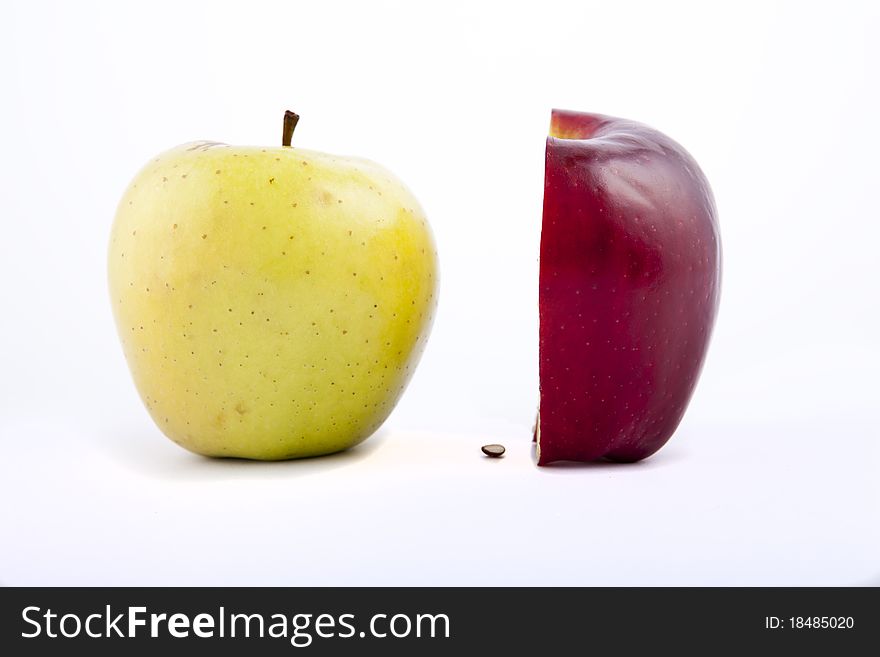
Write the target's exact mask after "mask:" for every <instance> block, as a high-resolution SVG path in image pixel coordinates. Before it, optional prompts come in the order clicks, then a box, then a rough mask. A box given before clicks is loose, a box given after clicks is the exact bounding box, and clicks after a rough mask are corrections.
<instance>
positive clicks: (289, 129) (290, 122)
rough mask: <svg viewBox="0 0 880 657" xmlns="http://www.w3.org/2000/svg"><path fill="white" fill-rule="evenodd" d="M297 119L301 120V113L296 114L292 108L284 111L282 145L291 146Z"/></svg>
mask: <svg viewBox="0 0 880 657" xmlns="http://www.w3.org/2000/svg"><path fill="white" fill-rule="evenodd" d="M297 121H299V114H295V113H293V112H291V111H290V110H287V111H286V112H284V132H283V133H282V135H281V145H282V146H290V140H291V139H293V131H294V129H295V128H296V122H297Z"/></svg>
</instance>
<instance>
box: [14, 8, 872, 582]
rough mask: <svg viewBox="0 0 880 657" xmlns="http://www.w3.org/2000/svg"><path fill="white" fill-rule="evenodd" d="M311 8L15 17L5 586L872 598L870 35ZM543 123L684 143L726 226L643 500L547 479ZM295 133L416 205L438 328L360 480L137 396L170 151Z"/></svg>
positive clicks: (834, 29)
mask: <svg viewBox="0 0 880 657" xmlns="http://www.w3.org/2000/svg"><path fill="white" fill-rule="evenodd" d="M292 4H293V3H277V4H266V3H260V2H251V3H248V4H246V5H241V7H238V8H236V6H235V5H225V4H217V3H211V4H205V5H198V4H195V3H176V2H175V3H168V4H164V3H156V2H150V3H143V4H131V5H128V6H123V5H122V4H121V3H119V6H116V4H115V3H107V4H101V5H98V4H92V5H88V4H85V3H78V5H77V6H73V5H70V6H68V5H66V4H62V3H58V4H50V3H35V2H27V3H26V2H18V3H11V5H10V3H7V5H5V7H6V10H5V12H4V20H3V28H2V29H3V35H2V39H0V74H2V79H3V80H4V90H3V97H4V98H3V102H2V103H0V126H2V131H3V135H2V137H3V150H2V155H0V176H2V180H3V184H2V185H0V207H2V208H3V219H2V226H3V237H2V240H0V295H2V296H0V308H2V317H3V323H2V325H0V326H2V329H0V330H2V340H0V357H2V363H0V364H2V371H3V376H2V379H0V440H2V447H3V455H4V456H3V459H2V460H0V531H2V535H0V583H4V584H69V583H82V584H160V583H168V584H196V583H199V584H218V585H219V584H389V585H390V584H488V583H498V584H517V583H528V584H659V583H669V584H844V585H847V584H860V583H862V584H864V583H873V584H880V556H878V555H880V522H878V515H880V448H878V438H880V431H878V420H877V417H876V413H877V406H878V399H880V395H878V392H880V390H878V388H880V386H878V381H877V371H878V369H880V349H878V346H877V342H876V341H877V336H878V335H880V309H878V300H877V299H878V293H877V288H878V285H877V283H878V275H877V262H878V258H877V253H876V249H877V243H878V240H880V228H878V212H877V205H876V196H877V193H876V184H877V183H876V178H877V171H878V165H877V162H876V154H877V152H878V149H880V134H878V133H880V130H878V122H877V116H880V102H878V101H880V98H878V93H880V92H878V88H877V85H876V70H877V66H878V64H880V45H878V42H877V40H876V39H875V38H874V35H875V34H876V33H877V30H878V28H880V9H878V8H877V5H876V3H868V2H865V3H856V2H851V3H847V2H844V3H824V4H810V3H767V2H762V3H755V4H753V5H748V4H743V3H737V4H736V5H735V6H731V7H730V8H727V9H723V8H718V7H714V6H713V5H712V4H711V3H710V4H706V3H694V4H672V5H671V6H669V5H668V3H664V5H663V6H661V5H656V3H644V4H643V3H600V4H589V3H582V2H575V3H569V4H562V3H554V2H544V3H540V6H539V7H536V8H532V9H529V10H512V9H510V7H509V5H499V6H493V5H490V4H479V5H477V3H472V2H466V3H461V4H450V3H443V4H442V5H438V6H437V7H436V8H435V9H433V10H428V9H425V8H420V7H419V6H418V5H417V4H413V5H412V6H410V5H409V4H407V3H399V4H375V3H351V4H347V3H329V2H321V3H314V4H309V5H306V4H300V3H296V4H297V5H298V6H296V7H292V6H291V5H292ZM475 5H476V6H475ZM245 7H246V8H245ZM552 106H559V107H567V108H571V109H583V110H592V111H600V112H605V113H609V114H616V115H620V116H626V117H629V118H634V119H639V120H642V121H645V122H647V123H650V124H652V125H654V126H655V127H657V128H659V129H661V130H663V131H664V132H667V133H668V134H670V135H671V136H672V137H674V138H676V139H678V140H679V141H680V142H682V143H683V144H684V145H685V146H686V147H687V148H688V149H689V150H690V151H691V153H692V154H693V155H694V156H695V157H696V159H697V160H698V161H699V162H700V163H701V165H702V167H703V169H704V170H705V172H706V174H707V176H708V177H709V179H710V181H711V182H712V184H713V187H714V190H715V194H716V198H717V202H718V207H719V211H720V216H721V223H722V238H723V242H724V250H725V273H724V286H723V294H722V306H721V314H720V317H719V323H718V325H717V329H716V333H715V337H714V341H713V344H712V348H711V350H710V354H709V360H708V362H707V366H706V369H705V371H704V374H703V378H702V380H701V382H700V386H699V388H698V391H697V394H696V396H695V398H694V400H693V402H692V404H691V408H690V410H689V412H688V414H687V416H686V417H685V420H684V422H683V424H682V427H681V429H680V431H679V433H678V435H676V436H675V437H674V438H673V440H672V442H671V443H670V444H669V445H668V446H667V447H666V448H664V449H663V450H662V451H661V452H660V453H659V454H657V455H656V456H655V457H653V458H651V459H649V460H648V461H646V462H644V463H641V464H638V465H635V466H610V465H592V466H591V465H587V466H571V467H561V468H552V469H538V468H536V467H535V466H534V465H533V461H532V456H531V447H530V443H529V428H530V425H531V422H532V420H533V414H534V408H535V404H536V401H537V319H536V299H537V246H538V235H539V228H540V212H541V194H542V183H543V138H544V134H545V131H546V126H547V122H548V119H549V110H550V108H551V107H552ZM285 108H290V109H294V110H296V111H297V112H299V113H300V114H301V115H302V116H303V119H302V121H301V123H300V126H299V127H298V128H297V133H296V137H295V140H296V142H297V143H298V144H300V145H301V146H303V147H307V148H315V149H318V150H326V151H329V152H337V153H341V154H355V155H363V156H366V157H370V158H372V159H375V160H376V161H378V162H381V163H382V164H384V165H386V166H388V167H389V168H390V169H392V170H393V171H395V172H396V173H397V174H398V175H400V176H401V177H402V178H403V179H404V180H405V181H406V182H407V183H408V184H409V185H410V187H411V188H412V189H413V191H414V192H415V193H416V195H417V196H418V197H419V198H420V200H421V201H422V204H423V206H424V207H425V209H426V211H427V212H428V215H429V217H430V219H431V221H432V224H433V226H434V230H435V233H436V236H437V241H438V246H439V250H440V256H441V267H442V289H441V298H440V309H439V314H438V319H437V322H436V325H435V328H434V333H433V335H432V338H431V340H430V342H429V346H428V350H427V352H426V354H425V358H424V359H423V362H422V364H421V366H420V368H419V370H418V372H417V373H416V376H415V378H414V380H413V382H412V384H411V385H410V388H409V390H408V391H407V393H406V395H405V396H404V399H403V400H402V402H401V403H400V405H399V406H398V409H397V410H396V411H395V413H394V414H393V415H392V417H391V419H390V420H389V422H388V423H387V425H386V427H385V428H384V429H383V430H382V431H381V433H380V434H379V435H377V436H375V437H374V438H372V439H371V440H370V441H368V442H367V443H365V444H364V445H362V446H361V447H359V448H357V449H355V450H353V451H351V452H350V453H346V454H342V455H338V456H334V457H328V458H324V459H318V460H310V461H302V462H290V463H279V464H252V463H243V462H221V461H210V460H205V459H201V458H198V457H195V456H192V455H190V454H188V453H186V452H184V451H182V450H180V449H179V448H177V447H176V446H175V445H173V444H172V443H171V442H170V441H167V440H166V439H165V438H163V437H162V436H161V434H160V433H159V431H158V430H157V429H156V428H155V427H154V426H153V425H152V423H151V422H150V420H149V418H148V417H147V415H146V412H145V411H144V409H143V407H142V406H141V404H140V401H139V400H138V398H137V395H136V393H135V391H134V388H133V386H132V384H131V382H130V378H129V376H128V373H127V371H126V367H125V363H124V361H123V359H122V355H121V349H120V348H119V345H118V342H117V339H116V335H115V330H114V327H113V325H112V319H111V316H110V310H109V302H108V300H107V295H106V283H105V261H104V259H105V250H106V242H107V235H108V231H109V225H110V222H111V220H112V216H113V212H114V209H115V204H116V202H117V199H118V197H119V195H120V194H121V192H122V189H123V188H124V186H125V184H126V183H127V182H128V180H129V179H130V177H131V176H132V175H134V173H135V171H136V170H137V169H138V168H139V167H140V166H141V165H142V164H143V163H144V162H145V161H146V160H147V159H148V158H149V157H150V156H151V155H153V154H154V153H156V152H158V151H161V150H163V149H165V148H168V147H170V146H173V145H175V144H176V143H179V142H183V141H188V140H193V139H199V138H211V139H218V140H223V141H229V142H234V143H276V142H277V141H278V140H279V139H280V129H281V113H282V111H283V110H284V109H285ZM486 442H502V443H504V444H506V445H507V447H508V455H507V456H506V457H505V458H504V459H503V460H499V461H489V460H487V459H484V458H483V457H482V455H481V454H480V452H479V446H480V445H481V444H483V443H486Z"/></svg>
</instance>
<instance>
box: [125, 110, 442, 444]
mask: <svg viewBox="0 0 880 657" xmlns="http://www.w3.org/2000/svg"><path fill="white" fill-rule="evenodd" d="M294 117H295V115H293V114H291V113H288V114H287V115H286V120H285V135H284V143H285V144H287V145H284V146H280V147H274V148H270V147H267V148H260V147H246V146H228V145H226V144H219V143H215V142H195V143H191V144H184V145H183V146H179V147H178V148H174V149H172V150H170V151H167V152H165V153H163V154H161V155H159V156H158V157H156V158H155V159H153V160H152V161H151V162H149V163H148V164H147V165H146V166H145V167H144V168H143V169H142V170H141V172H140V173H138V174H137V176H136V177H135V178H134V180H133V181H132V182H131V184H130V185H129V187H128V189H127V190H126V192H125V194H124V196H123V197H122V200H121V201H120V204H119V209H118V211H117V214H116V219H115V222H114V224H113V229H112V234H111V238H110V248H109V280H110V294H111V302H112V305H113V311H114V316H115V318H116V324H117V328H118V331H119V335H120V338H121V340H122V346H123V350H124V353H125V357H126V360H127V361H128V365H129V368H130V369H131V373H132V376H133V378H134V382H135V385H136V387H137V389H138V392H139V393H140V396H141V398H142V399H143V401H144V404H145V405H146V407H147V409H148V411H149V413H150V415H151V416H152V418H153V420H154V421H155V422H156V424H157V425H158V426H159V428H160V429H161V430H162V431H163V432H164V433H165V434H166V435H167V436H168V437H169V438H171V440H173V441H174V442H176V443H178V444H179V445H181V446H183V447H185V448H187V449H189V450H191V451H193V452H197V453H199V454H205V455H209V456H228V457H243V458H251V459H286V458H297V457H305V456H316V455H319V454H328V453H331V452H336V451H339V450H343V449H346V448H348V447H351V446H353V445H355V444H357V443H358V442H360V441H362V440H364V439H365V438H367V437H368V436H369V435H370V434H372V433H373V432H374V431H375V430H376V429H377V428H378V427H379V425H381V424H382V423H383V422H384V421H385V419H386V418H387V417H388V415H389V413H390V412H391V411H392V409H393V408H394V405H395V404H396V402H397V400H398V399H399V397H400V395H401V394H402V392H403V390H404V388H405V386H406V384H407V382H408V381H409V378H410V376H411V375H412V373H413V370H414V368H415V367H416V365H417V363H418V360H419V357H420V356H421V352H422V349H423V348H424V346H425V342H426V340H427V337H428V333H429V331H430V327H431V322H432V318H433V313H434V310H435V306H436V299H437V256H436V250H435V246H434V241H433V238H432V236H431V231H430V228H429V226H428V223H427V221H426V219H425V216H424V213H423V211H422V209H421V207H420V206H419V204H418V202H417V201H416V199H415V198H414V197H413V195H412V194H411V193H410V192H409V191H408V190H407V188H406V187H405V186H404V185H403V184H402V183H401V182H400V181H399V180H398V179H397V178H395V177H394V176H393V175H392V174H391V173H390V172H388V171H387V170H385V169H384V168H382V167H380V166H379V165H377V164H374V163H373V162H370V161H368V160H363V159H356V158H347V157H337V156H334V155H327V154H324V153H319V152H314V151H308V150H303V149H300V148H294V147H290V146H289V144H290V133H291V132H292V127H293V125H295V118H294Z"/></svg>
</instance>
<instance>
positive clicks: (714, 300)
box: [535, 110, 721, 465]
mask: <svg viewBox="0 0 880 657" xmlns="http://www.w3.org/2000/svg"><path fill="white" fill-rule="evenodd" d="M720 277H721V242H720V236H719V232H718V221H717V218H716V211H715V202H714V200H713V197H712V191H711V190H710V188H709V183H708V182H707V181H706V178H705V177H704V176H703V173H702V171H700V168H699V167H698V166H697V163H696V162H695V161H694V159H693V158H692V157H691V156H690V155H689V154H688V153H687V151H685V150H684V149H683V148H682V147H681V146H680V145H679V144H677V143H676V142H674V141H673V140H672V139H670V138H669V137H667V136H665V135H663V134H662V133H660V132H657V131H656V130H653V129H652V128H649V127H647V126H645V125H642V124H640V123H636V122H634V121H627V120H624V119H616V118H613V117H609V116H603V115H600V114H586V113H582V112H570V111H560V110H554V111H553V113H552V119H551V125H550V136H549V137H548V138H547V151H546V169H545V178H544V218H543V224H542V230H541V263H540V280H539V283H540V292H539V315H540V364H539V371H540V379H541V394H540V409H539V414H538V421H537V426H536V430H535V438H536V441H537V450H536V451H537V457H538V465H545V464H547V463H552V462H554V461H563V460H568V461H593V460H597V459H603V458H604V459H609V460H613V461H638V460H640V459H643V458H645V457H647V456H650V455H651V454H653V453H654V452H656V451H657V450H658V449H660V448H661V447H662V446H663V445H664V444H665V443H666V441H667V440H669V438H670V437H671V436H672V434H673V432H674V431H675V430H676V428H677V427H678V424H679V422H680V421H681V418H682V416H683V415H684V412H685V409H686V408H687V405H688V402H689V401H690V398H691V395H692V394H693V391H694V386H695V385H696V382H697V378H698V376H699V374H700V370H701V368H702V366H703V361H704V359H705V356H706V350H707V347H708V344H709V337H710V334H711V332H712V326H713V324H714V321H715V315H716V312H717V309H718V298H719V286H720Z"/></svg>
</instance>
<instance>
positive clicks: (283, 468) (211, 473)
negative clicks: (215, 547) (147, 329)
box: [98, 428, 389, 481]
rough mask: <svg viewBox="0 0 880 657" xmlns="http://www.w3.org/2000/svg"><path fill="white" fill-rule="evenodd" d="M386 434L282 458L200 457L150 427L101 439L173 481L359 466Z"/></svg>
mask: <svg viewBox="0 0 880 657" xmlns="http://www.w3.org/2000/svg"><path fill="white" fill-rule="evenodd" d="M388 433H389V431H388V430H387V429H385V428H379V429H378V430H377V431H376V433H374V434H373V435H372V436H370V437H369V438H367V439H366V440H364V441H363V442H361V443H359V444H357V445H355V446H354V447H351V448H349V449H347V450H343V451H341V452H336V453H334V454H327V455H324V456H314V457H309V458H301V459H288V460H284V461H255V460H250V459H241V458H215V457H209V456H201V455H199V454H194V453H192V452H189V451H187V450H185V449H183V448H181V447H178V446H177V445H175V444H173V443H172V442H171V441H169V440H167V439H165V438H164V437H163V436H156V435H150V432H149V430H148V429H146V428H141V429H138V430H136V431H134V432H132V430H131V429H128V430H119V429H108V431H106V432H104V433H103V434H101V435H100V437H99V439H98V442H99V443H100V445H99V446H100V448H101V449H102V451H103V452H104V453H105V454H106V455H107V457H108V458H109V459H110V460H112V461H113V462H115V463H116V464H117V465H119V466H120V467H122V468H124V469H127V470H129V471H132V472H136V473H138V474H140V475H143V476H146V477H150V478H155V479H163V480H173V481H201V480H218V479H244V478H252V477H260V478H264V479H265V478H271V479H281V478H289V477H303V476H309V475H316V474H322V473H324V472H328V471H330V470H336V469H339V468H344V467H350V466H354V465H358V464H360V463H361V462H363V461H365V460H367V459H369V458H370V456H371V455H373V454H374V453H375V452H376V451H377V450H378V449H380V447H381V445H382V443H384V442H385V439H386V438H387V436H388ZM126 434H127V435H126Z"/></svg>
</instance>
